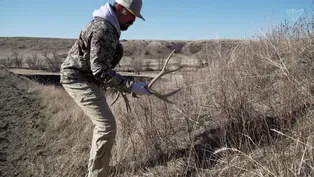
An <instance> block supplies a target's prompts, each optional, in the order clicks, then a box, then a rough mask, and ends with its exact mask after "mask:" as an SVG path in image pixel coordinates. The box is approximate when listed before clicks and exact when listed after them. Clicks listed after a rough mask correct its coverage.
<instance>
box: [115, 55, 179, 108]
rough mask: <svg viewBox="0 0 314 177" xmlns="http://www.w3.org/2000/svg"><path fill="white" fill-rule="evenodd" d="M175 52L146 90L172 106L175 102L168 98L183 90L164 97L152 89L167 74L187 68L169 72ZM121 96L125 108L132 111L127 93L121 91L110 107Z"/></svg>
mask: <svg viewBox="0 0 314 177" xmlns="http://www.w3.org/2000/svg"><path fill="white" fill-rule="evenodd" d="M174 52H175V50H173V51H172V52H171V53H170V55H169V56H168V58H167V60H166V62H165V64H164V66H163V68H162V70H161V71H160V73H159V74H158V75H157V76H156V77H154V78H153V80H151V81H150V82H149V84H148V85H147V86H146V89H147V90H148V91H149V92H150V93H151V94H152V95H154V96H156V97H157V98H159V99H161V100H163V101H166V102H167V103H171V104H173V102H172V101H170V100H169V99H168V97H170V96H171V95H174V94H176V93H177V92H179V91H180V90H181V89H182V88H179V89H177V90H174V91H172V92H170V93H167V94H164V95H163V94H160V93H158V92H156V91H155V90H153V89H152V87H153V85H154V84H155V83H156V81H157V80H159V79H160V78H161V77H162V76H164V75H166V74H169V73H173V72H175V71H178V70H180V69H182V68H183V67H185V65H183V66H180V67H179V68H177V69H174V70H167V65H168V63H169V60H170V58H171V56H172V55H173V54H174ZM120 95H122V97H123V99H124V102H125V106H126V109H127V111H129V110H131V107H130V104H129V100H128V98H127V96H126V95H125V93H122V92H120V91H119V93H118V94H117V96H116V97H115V99H114V100H113V102H112V103H111V104H110V106H112V105H113V104H115V103H116V101H117V100H118V99H119V97H120ZM132 96H133V97H136V95H135V94H134V93H132Z"/></svg>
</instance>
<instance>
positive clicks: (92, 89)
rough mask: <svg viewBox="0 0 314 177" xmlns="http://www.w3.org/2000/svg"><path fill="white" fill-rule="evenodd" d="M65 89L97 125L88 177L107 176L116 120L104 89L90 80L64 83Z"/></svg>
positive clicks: (94, 132)
mask: <svg viewBox="0 0 314 177" xmlns="http://www.w3.org/2000/svg"><path fill="white" fill-rule="evenodd" d="M63 87H64V89H65V90H66V91H67V92H68V94H69V95H70V96H71V97H72V98H73V99H74V101H75V102H76V103H77V104H78V105H79V106H80V107H81V109H82V110H83V111H84V113H85V114H86V115H87V116H88V117H89V118H90V119H91V120H92V122H93V124H94V125H95V127H94V131H93V139H92V147H91V150H90V159H89V164H88V177H107V176H108V170H109V161H110V157H111V149H112V146H113V143H114V139H115V135H116V121H115V118H114V116H113V114H112V112H111V110H110V108H109V106H108V104H107V102H106V98H105V95H104V92H103V91H102V89H100V88H99V87H98V86H97V85H95V84H93V83H89V82H79V83H74V84H63Z"/></svg>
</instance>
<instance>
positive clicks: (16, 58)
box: [10, 51, 23, 68]
mask: <svg viewBox="0 0 314 177" xmlns="http://www.w3.org/2000/svg"><path fill="white" fill-rule="evenodd" d="M10 60H11V61H12V63H13V65H14V67H15V68H22V65H23V55H21V54H19V52H18V51H13V52H12V53H11V55H10Z"/></svg>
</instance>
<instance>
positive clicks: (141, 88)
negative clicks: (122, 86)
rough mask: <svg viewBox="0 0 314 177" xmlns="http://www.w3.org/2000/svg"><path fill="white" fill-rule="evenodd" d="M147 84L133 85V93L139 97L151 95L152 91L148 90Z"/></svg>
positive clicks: (136, 83)
mask: <svg viewBox="0 0 314 177" xmlns="http://www.w3.org/2000/svg"><path fill="white" fill-rule="evenodd" d="M146 87H147V83H145V82H135V83H134V84H133V85H132V89H131V91H132V92H133V93H135V94H137V95H150V94H151V93H150V91H148V90H147V89H146Z"/></svg>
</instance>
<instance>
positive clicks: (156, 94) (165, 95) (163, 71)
mask: <svg viewBox="0 0 314 177" xmlns="http://www.w3.org/2000/svg"><path fill="white" fill-rule="evenodd" d="M174 52H175V50H173V51H172V52H171V53H170V55H169V56H168V58H167V60H166V62H165V64H164V66H163V68H162V70H161V71H160V73H159V74H158V75H157V76H156V77H154V79H153V80H151V81H150V83H149V84H148V86H147V87H146V89H147V90H148V91H149V92H151V93H152V94H153V95H154V96H156V97H157V98H159V99H161V100H163V101H166V102H168V103H171V104H173V102H172V101H170V100H169V99H168V97H169V96H171V95H174V94H176V93H177V92H179V91H180V90H181V89H182V88H180V89H177V90H175V91H172V92H170V93H167V94H164V95H162V94H160V93H158V92H156V91H154V90H153V89H152V86H153V85H154V84H155V83H156V81H157V80H159V79H160V78H161V77H162V76H164V75H166V74H169V73H173V72H175V71H178V70H180V69H182V68H183V67H185V66H184V65H183V66H180V67H179V68H177V69H174V70H167V65H168V62H169V60H170V58H171V56H172V55H173V54H174Z"/></svg>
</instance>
